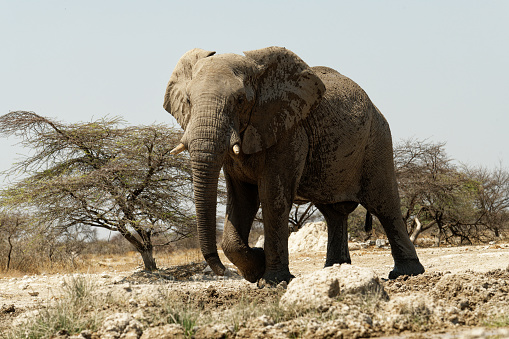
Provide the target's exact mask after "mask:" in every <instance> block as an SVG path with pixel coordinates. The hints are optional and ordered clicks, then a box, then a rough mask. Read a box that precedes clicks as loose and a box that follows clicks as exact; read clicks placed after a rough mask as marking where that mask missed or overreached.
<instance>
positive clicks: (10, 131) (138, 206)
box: [0, 111, 194, 270]
mask: <svg viewBox="0 0 509 339" xmlns="http://www.w3.org/2000/svg"><path fill="white" fill-rule="evenodd" d="M0 133H2V134H3V135H6V136H9V135H15V136H18V137H21V138H22V142H21V144H22V145H23V146H24V147H28V148H30V149H31V150H32V153H31V155H29V156H26V157H25V158H24V159H22V161H20V162H18V163H16V164H15V165H13V167H12V168H11V170H10V171H9V173H10V174H13V173H20V172H21V173H22V174H24V175H25V177H24V178H23V179H21V180H19V181H18V182H16V183H15V184H14V185H12V186H11V187H9V188H8V189H6V190H4V191H3V192H2V196H3V201H4V204H8V205H10V206H16V207H17V208H18V209H19V208H20V207H24V208H25V209H27V210H29V211H31V212H33V213H35V214H36V215H37V217H38V219H39V222H41V223H44V224H46V225H51V226H52V227H54V228H58V229H62V230H64V229H67V228H69V227H74V226H77V225H86V226H92V227H100V228H104V229H107V230H111V231H118V232H119V233H120V234H121V235H122V236H123V237H124V238H125V239H127V240H128V241H129V243H131V244H132V245H133V246H134V247H135V248H136V250H137V251H138V252H139V253H140V254H141V256H142V259H143V262H144V265H145V269H146V270H155V269H156V263H155V260H154V256H153V247H154V244H153V239H155V238H156V237H157V238H158V239H162V240H161V241H162V242H161V243H160V244H163V243H168V242H171V241H175V240H178V239H181V238H183V237H187V236H189V235H190V234H191V233H192V232H193V230H194V227H193V226H194V216H193V215H192V213H191V208H192V191H191V189H192V185H191V184H190V181H191V178H192V176H191V169H190V167H189V165H188V159H187V157H186V156H185V155H179V156H173V155H171V154H170V151H171V148H172V146H173V145H174V144H176V143H178V141H179V140H180V133H179V132H177V131H176V130H174V129H172V128H169V127H167V126H165V125H160V124H159V125H155V124H154V125H150V126H126V125H125V123H124V122H123V121H122V120H121V119H119V118H111V119H101V120H97V121H93V122H89V123H75V124H66V123H62V122H58V121H56V120H53V119H50V118H46V117H42V116H39V115H37V114H35V113H33V112H25V111H16V112H11V113H8V114H6V115H4V116H2V117H0Z"/></svg>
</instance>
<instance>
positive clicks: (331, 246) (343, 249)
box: [316, 201, 358, 267]
mask: <svg viewBox="0 0 509 339" xmlns="http://www.w3.org/2000/svg"><path fill="white" fill-rule="evenodd" d="M357 205H358V204H357V203H356V202H350V201H349V202H341V203H335V204H329V205H323V204H317V205H316V207H317V208H318V209H319V210H320V212H322V214H323V216H324V217H325V221H326V222H327V235H328V237H327V259H326V260H325V267H328V266H332V265H334V264H345V263H346V264H351V263H352V260H351V259H350V252H349V251H348V227H347V226H348V225H347V222H348V215H349V214H350V213H352V212H353V210H355V208H356V207H357Z"/></svg>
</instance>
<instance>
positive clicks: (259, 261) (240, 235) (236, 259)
mask: <svg viewBox="0 0 509 339" xmlns="http://www.w3.org/2000/svg"><path fill="white" fill-rule="evenodd" d="M225 177H226V185H227V190H228V201H227V207H226V218H225V224H224V232H223V241H222V248H223V251H224V254H225V255H226V257H227V258H228V259H229V260H230V261H231V262H232V263H233V264H234V265H235V266H237V268H238V269H239V271H240V273H241V274H242V276H243V277H244V278H245V279H246V280H247V281H249V282H256V281H257V280H258V279H260V278H261V277H262V276H263V273H264V272H265V256H264V253H263V250H262V249H261V248H250V247H249V244H248V238H249V232H250V230H251V225H252V223H253V220H254V218H255V215H256V212H257V211H258V207H259V206H260V201H259V199H258V187H257V186H256V185H251V184H248V183H244V182H241V181H239V180H237V179H236V178H232V177H230V176H229V175H228V174H227V173H226V172H225Z"/></svg>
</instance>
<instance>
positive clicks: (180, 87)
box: [163, 48, 216, 130]
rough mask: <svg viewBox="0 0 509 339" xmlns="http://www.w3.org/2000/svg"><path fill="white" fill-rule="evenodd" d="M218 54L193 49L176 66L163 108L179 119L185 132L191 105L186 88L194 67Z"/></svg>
mask: <svg viewBox="0 0 509 339" xmlns="http://www.w3.org/2000/svg"><path fill="white" fill-rule="evenodd" d="M215 53H216V52H210V51H205V50H203V49H200V48H195V49H192V50H190V51H188V52H186V54H184V55H183V56H182V57H181V58H180V60H179V61H178V63H177V66H175V69H174V70H173V73H172V74H171V77H170V81H169V82H168V86H167V87H166V93H165V95H164V103H163V107H164V109H165V110H166V111H168V112H169V113H171V115H173V116H174V117H175V119H177V122H178V123H179V124H180V126H182V128H183V129H184V130H185V129H186V126H187V123H188V122H189V115H190V114H189V113H190V109H191V108H190V105H189V101H188V95H187V92H186V87H187V84H188V83H189V81H191V79H192V74H193V67H194V65H195V64H196V63H197V62H198V60H200V59H203V58H206V57H209V56H211V55H214V54H215Z"/></svg>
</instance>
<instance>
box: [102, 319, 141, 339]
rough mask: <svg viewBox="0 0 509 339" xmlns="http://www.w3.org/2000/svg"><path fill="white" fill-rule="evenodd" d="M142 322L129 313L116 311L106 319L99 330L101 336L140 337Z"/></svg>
mask: <svg viewBox="0 0 509 339" xmlns="http://www.w3.org/2000/svg"><path fill="white" fill-rule="evenodd" d="M142 332H143V330H142V325H141V323H140V322H139V321H138V320H136V319H134V317H133V316H132V315H131V314H129V313H115V314H113V315H110V316H109V317H107V318H106V319H105V320H104V323H103V325H102V327H101V329H100V330H99V333H100V337H101V338H108V339H110V338H111V339H113V338H115V339H117V338H126V339H127V338H139V337H140V336H141V334H142Z"/></svg>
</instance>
